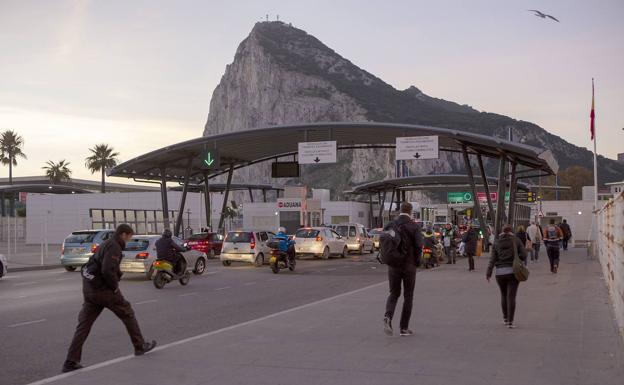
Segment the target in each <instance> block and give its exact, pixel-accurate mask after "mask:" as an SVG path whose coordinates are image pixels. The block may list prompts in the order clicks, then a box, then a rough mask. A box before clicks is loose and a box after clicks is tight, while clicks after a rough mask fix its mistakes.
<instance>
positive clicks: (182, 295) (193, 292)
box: [179, 291, 197, 297]
mask: <svg viewBox="0 0 624 385" xmlns="http://www.w3.org/2000/svg"><path fill="white" fill-rule="evenodd" d="M195 294H197V292H196V291H192V292H190V293H184V294H180V295H179V297H187V296H189V295H195Z"/></svg>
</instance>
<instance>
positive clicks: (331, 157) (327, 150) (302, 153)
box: [299, 140, 336, 164]
mask: <svg viewBox="0 0 624 385" xmlns="http://www.w3.org/2000/svg"><path fill="white" fill-rule="evenodd" d="M319 163H336V141H335V140H331V141H327V142H300V143H299V164H319Z"/></svg>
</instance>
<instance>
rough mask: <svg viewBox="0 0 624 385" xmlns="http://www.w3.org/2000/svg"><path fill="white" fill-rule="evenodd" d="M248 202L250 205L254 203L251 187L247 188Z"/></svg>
mask: <svg viewBox="0 0 624 385" xmlns="http://www.w3.org/2000/svg"><path fill="white" fill-rule="evenodd" d="M249 200H250V201H251V203H254V198H253V190H252V189H251V187H250V188H249Z"/></svg>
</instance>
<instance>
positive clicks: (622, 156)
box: [617, 152, 624, 163]
mask: <svg viewBox="0 0 624 385" xmlns="http://www.w3.org/2000/svg"><path fill="white" fill-rule="evenodd" d="M617 160H618V162H620V163H624V152H620V153H619V154H618V158H617Z"/></svg>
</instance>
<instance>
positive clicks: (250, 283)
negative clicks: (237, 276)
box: [245, 282, 256, 286]
mask: <svg viewBox="0 0 624 385" xmlns="http://www.w3.org/2000/svg"><path fill="white" fill-rule="evenodd" d="M255 284H256V282H247V283H246V284H245V286H251V285H255Z"/></svg>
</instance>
